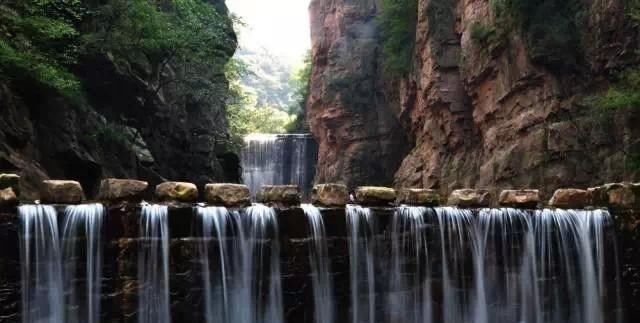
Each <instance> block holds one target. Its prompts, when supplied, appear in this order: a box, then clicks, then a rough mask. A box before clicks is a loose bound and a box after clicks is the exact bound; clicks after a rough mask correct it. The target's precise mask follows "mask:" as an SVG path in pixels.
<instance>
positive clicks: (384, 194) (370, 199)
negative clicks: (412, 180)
mask: <svg viewBox="0 0 640 323" xmlns="http://www.w3.org/2000/svg"><path fill="white" fill-rule="evenodd" d="M395 200H396V190H394V189H393V188H389V187H378V186H361V187H358V188H357V189H356V202H357V203H358V204H362V205H380V206H387V205H393V203H394V202H395Z"/></svg>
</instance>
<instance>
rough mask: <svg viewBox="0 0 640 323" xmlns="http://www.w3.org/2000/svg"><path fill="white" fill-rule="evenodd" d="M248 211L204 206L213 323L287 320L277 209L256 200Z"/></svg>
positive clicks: (208, 309)
mask: <svg viewBox="0 0 640 323" xmlns="http://www.w3.org/2000/svg"><path fill="white" fill-rule="evenodd" d="M245 213H246V214H240V213H239V212H237V211H229V210H227V209H226V208H222V207H207V208H198V217H199V219H200V221H201V226H202V231H201V232H202V240H201V241H202V242H201V246H200V252H201V255H202V258H203V259H202V270H203V279H204V289H205V293H204V294H205V316H206V322H208V323H213V322H221V323H282V322H283V321H284V318H283V311H284V310H283V305H282V286H281V282H280V279H281V277H280V247H279V240H278V239H279V234H278V222H277V218H276V213H275V210H273V209H272V208H270V207H267V206H264V205H261V204H256V205H254V206H251V207H249V208H247V209H246V210H245ZM238 304H242V305H238Z"/></svg>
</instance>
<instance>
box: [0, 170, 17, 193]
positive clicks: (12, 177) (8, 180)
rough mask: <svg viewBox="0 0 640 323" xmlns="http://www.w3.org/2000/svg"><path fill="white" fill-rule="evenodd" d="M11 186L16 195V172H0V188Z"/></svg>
mask: <svg viewBox="0 0 640 323" xmlns="http://www.w3.org/2000/svg"><path fill="white" fill-rule="evenodd" d="M8 187H11V188H12V189H13V192H14V193H15V194H16V195H20V176H19V175H16V174H0V190H1V189H5V188H8Z"/></svg>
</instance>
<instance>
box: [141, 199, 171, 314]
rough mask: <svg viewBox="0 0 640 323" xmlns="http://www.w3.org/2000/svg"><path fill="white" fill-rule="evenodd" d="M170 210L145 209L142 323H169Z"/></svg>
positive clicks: (143, 212) (142, 255) (143, 214)
mask: <svg viewBox="0 0 640 323" xmlns="http://www.w3.org/2000/svg"><path fill="white" fill-rule="evenodd" d="M167 217H168V208H167V206H162V205H143V206H142V212H141V214H140V240H141V241H140V245H139V250H138V281H139V282H138V283H139V286H140V287H139V288H140V294H139V300H138V322H139V323H169V322H171V315H170V313H169V227H168V223H167Z"/></svg>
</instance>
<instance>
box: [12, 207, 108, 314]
mask: <svg viewBox="0 0 640 323" xmlns="http://www.w3.org/2000/svg"><path fill="white" fill-rule="evenodd" d="M18 213H19V215H20V258H21V273H22V321H23V322H25V323H32V322H38V323H40V322H49V323H63V322H64V323H76V322H83V323H97V322H99V321H100V284H101V276H102V234H101V232H102V221H103V214H104V208H103V206H102V205H100V204H91V205H78V206H69V207H67V208H66V210H65V214H64V222H63V228H62V235H60V232H59V230H58V220H57V214H56V210H55V209H54V208H53V207H52V206H46V205H24V206H21V207H20V208H19V209H18ZM82 275H84V276H82Z"/></svg>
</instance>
